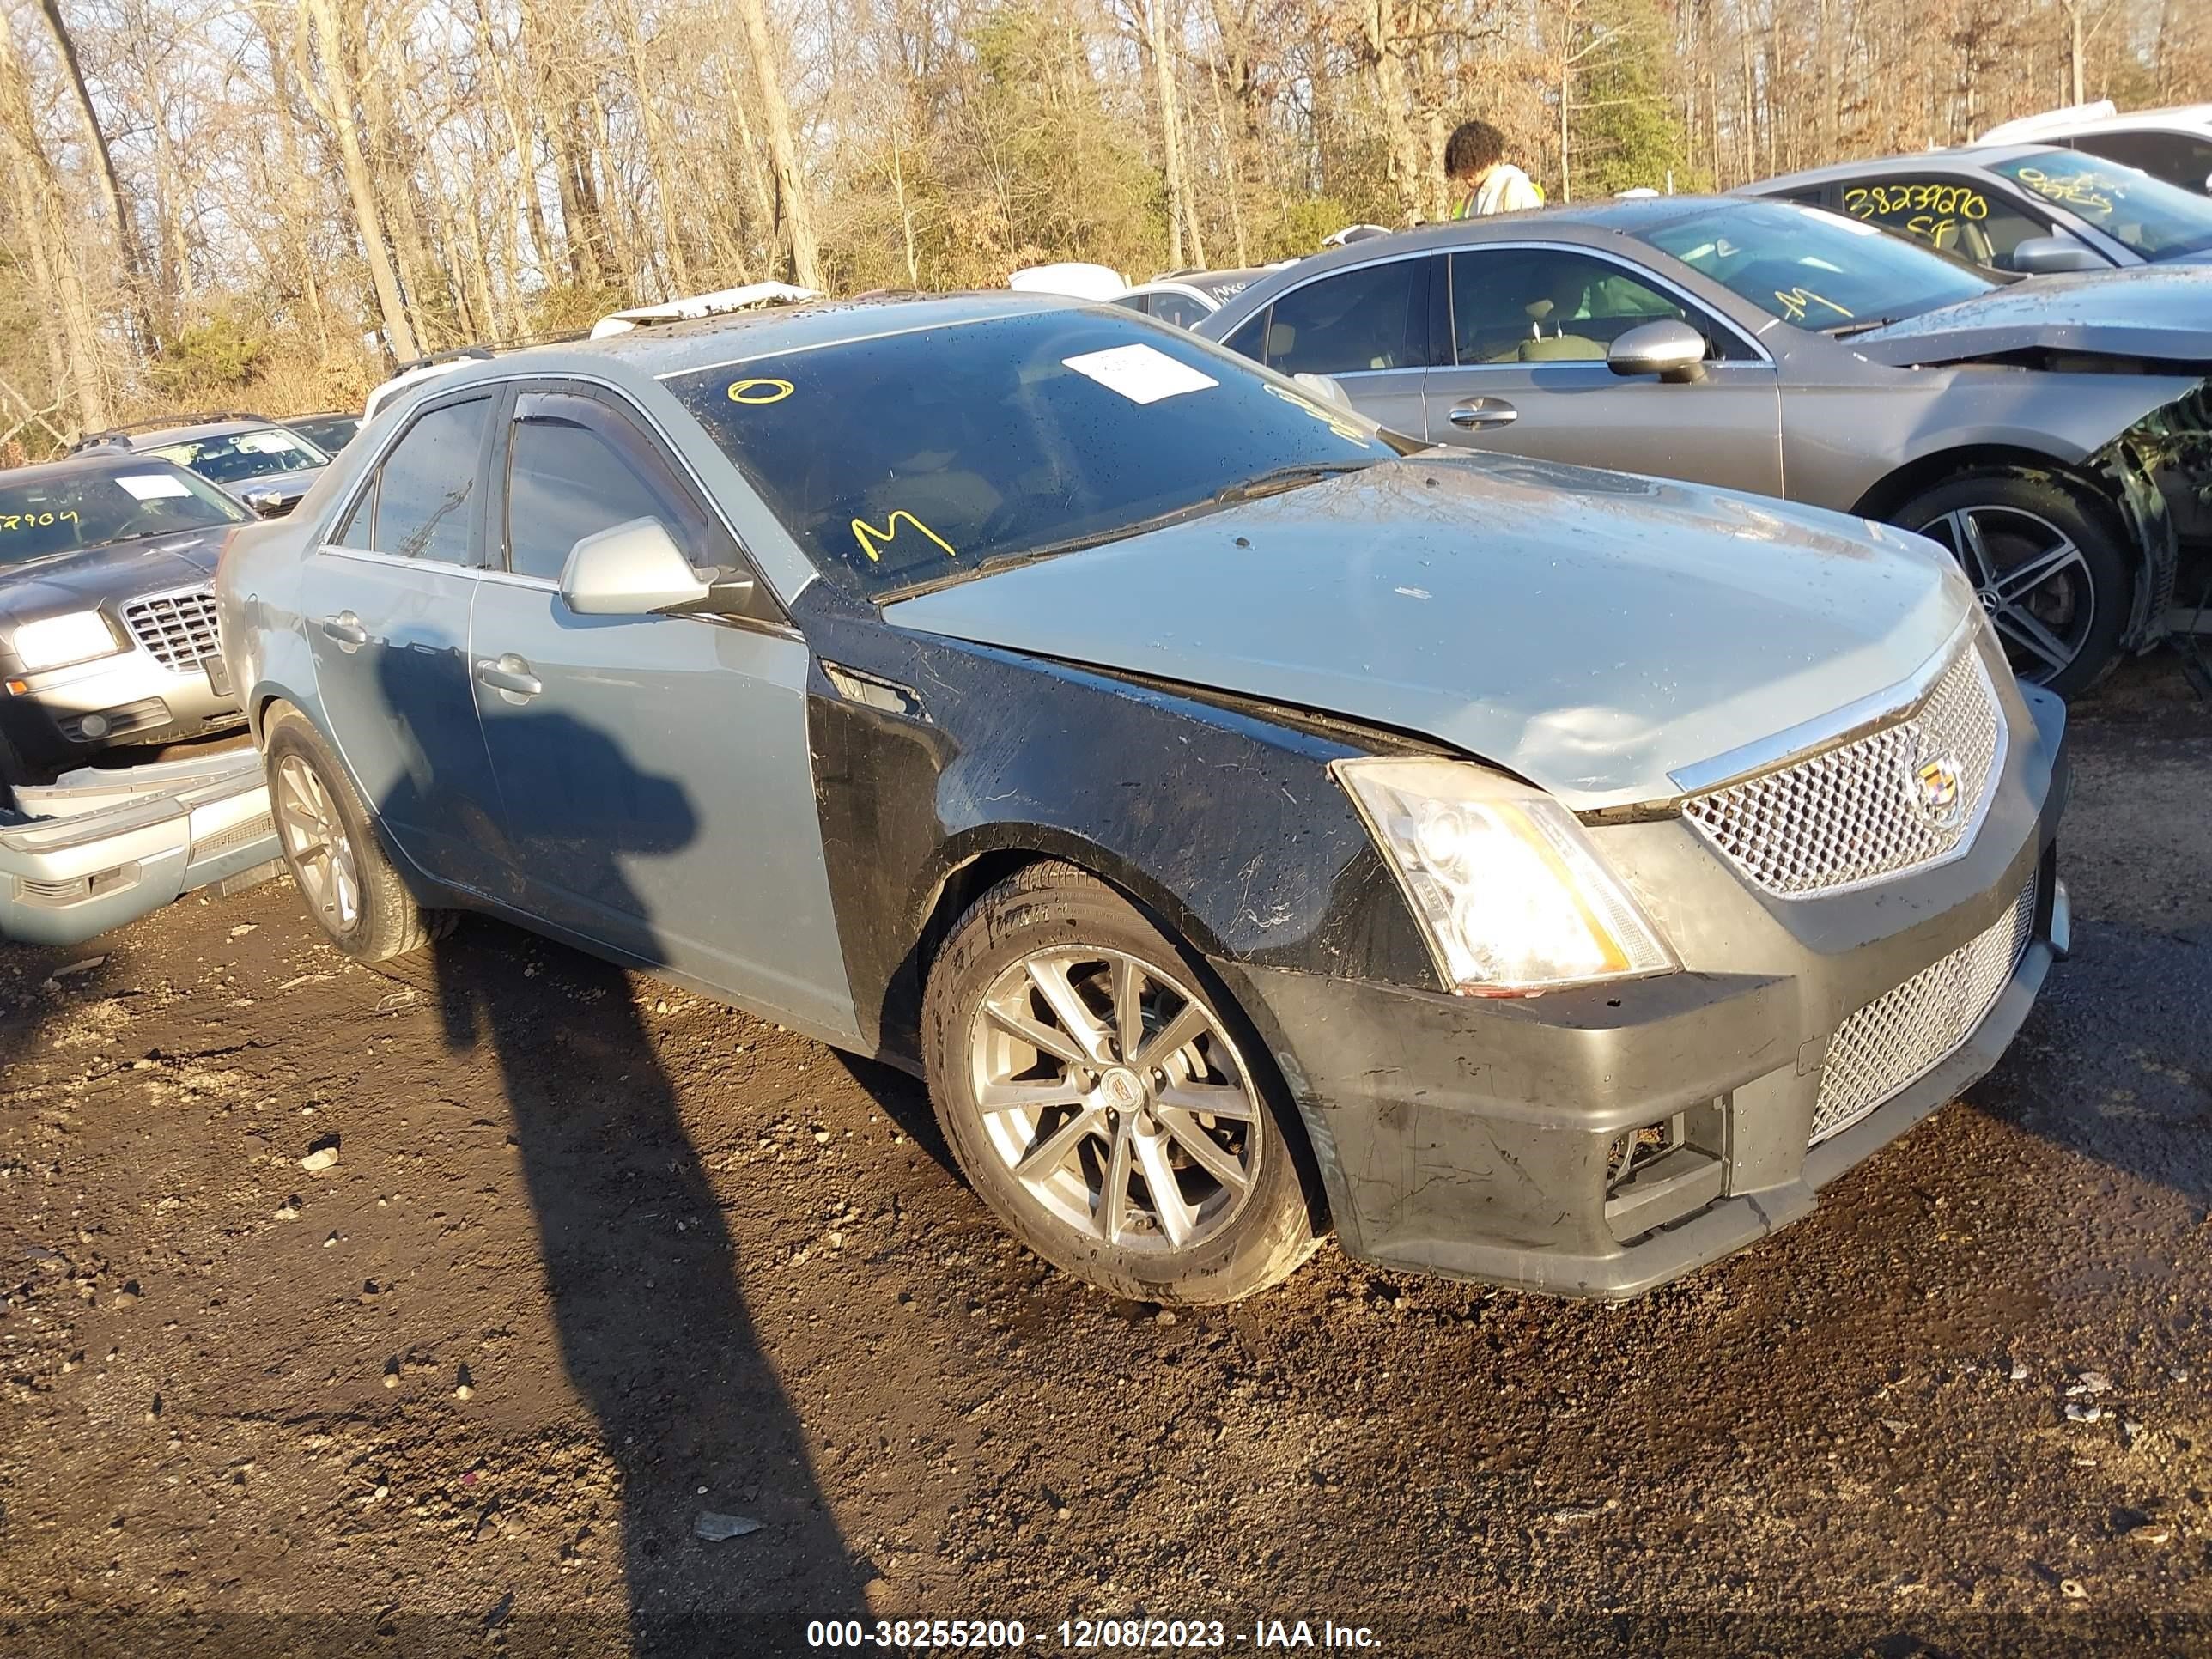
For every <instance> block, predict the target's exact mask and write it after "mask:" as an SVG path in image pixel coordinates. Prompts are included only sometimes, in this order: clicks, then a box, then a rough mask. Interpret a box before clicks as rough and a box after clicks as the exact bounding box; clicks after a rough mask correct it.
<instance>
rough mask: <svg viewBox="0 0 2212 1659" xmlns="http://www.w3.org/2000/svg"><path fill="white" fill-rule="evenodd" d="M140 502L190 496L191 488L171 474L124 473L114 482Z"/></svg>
mask: <svg viewBox="0 0 2212 1659" xmlns="http://www.w3.org/2000/svg"><path fill="white" fill-rule="evenodd" d="M115 482H116V483H118V484H120V485H122V486H123V488H124V489H127V490H129V491H130V492H131V495H135V496H136V497H137V499H138V500H140V501H160V500H161V498H162V497H163V496H165V495H185V496H189V495H191V493H192V492H191V486H190V485H189V484H187V483H185V481H184V480H183V479H182V478H179V477H177V476H176V475H175V474H174V473H171V472H126V473H124V474H123V475H122V476H120V477H118V478H117V479H116V481H115Z"/></svg>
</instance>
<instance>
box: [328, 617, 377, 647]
mask: <svg viewBox="0 0 2212 1659" xmlns="http://www.w3.org/2000/svg"><path fill="white" fill-rule="evenodd" d="M315 626H316V627H318V628H319V629H322V630H323V633H324V634H325V635H326V636H327V637H328V638H330V639H332V640H335V641H337V643H338V644H339V645H341V646H343V647H345V649H347V650H348V651H354V650H357V649H359V648H360V647H362V646H364V645H367V644H368V629H366V628H363V627H362V625H361V618H360V617H356V616H355V615H354V614H353V612H352V611H339V612H338V614H337V616H335V617H324V618H323V619H322V620H321V621H320V622H319V623H316V624H315Z"/></svg>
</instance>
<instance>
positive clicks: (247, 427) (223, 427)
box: [124, 421, 284, 449]
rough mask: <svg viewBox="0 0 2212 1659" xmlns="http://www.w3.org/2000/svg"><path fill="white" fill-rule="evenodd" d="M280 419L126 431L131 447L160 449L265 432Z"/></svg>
mask: <svg viewBox="0 0 2212 1659" xmlns="http://www.w3.org/2000/svg"><path fill="white" fill-rule="evenodd" d="M283 424H284V422H282V421H202V422H199V423H198V424H197V425H196V426H161V427H155V428H154V429H153V430H152V431H150V432H126V433H125V434H124V436H125V438H127V439H128V440H130V443H131V448H133V449H161V448H163V447H166V446H167V445H170V444H189V443H197V442H198V441H200V440H201V439H203V438H227V437H228V436H230V435H232V434H233V433H236V432H265V431H267V430H268V429H269V428H270V427H274V426H282V425H283Z"/></svg>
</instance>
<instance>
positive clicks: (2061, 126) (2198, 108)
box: [2005, 104, 2212, 143]
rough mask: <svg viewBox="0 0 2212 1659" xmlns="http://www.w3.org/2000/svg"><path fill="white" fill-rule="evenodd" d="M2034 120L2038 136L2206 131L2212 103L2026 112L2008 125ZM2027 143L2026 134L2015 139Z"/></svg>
mask: <svg viewBox="0 0 2212 1659" xmlns="http://www.w3.org/2000/svg"><path fill="white" fill-rule="evenodd" d="M2029 121H2033V122H2034V123H2035V124H2036V125H2035V135H2036V136H2037V137H2053V138H2063V137H2068V136H2069V135H2070V134H2073V133H2077V132H2142V131H2152V132H2172V131H2178V130H2180V129H2184V128H2193V129H2195V130H2197V131H2200V132H2202V131H2204V130H2206V129H2207V128H2212V104H2169V105H2167V106H2165V107H2164V108H2162V109H2131V110H2122V111H2115V112H2113V113H2112V114H2110V115H2079V114H2069V112H2067V111H2065V110H2052V111H2051V112H2049V113H2048V114H2045V115H2039V116H2024V117H2022V118H2021V121H2020V122H2017V123H2015V122H2007V123H2006V124H2005V125H2008V126H2010V125H2026V124H2027V122H2029ZM2015 142H2016V143H2027V142H2028V140H2027V138H2026V137H2022V138H2020V139H2018V140H2016V141H2015Z"/></svg>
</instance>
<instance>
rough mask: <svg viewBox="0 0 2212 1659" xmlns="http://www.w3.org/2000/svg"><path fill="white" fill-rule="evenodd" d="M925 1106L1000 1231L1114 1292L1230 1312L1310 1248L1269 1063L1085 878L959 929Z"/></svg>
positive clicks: (1008, 904) (1027, 878) (933, 1001)
mask: <svg viewBox="0 0 2212 1659" xmlns="http://www.w3.org/2000/svg"><path fill="white" fill-rule="evenodd" d="M923 1023H924V1029H925V1034H926V1035H925V1042H926V1059H927V1070H928V1074H929V1086H930V1096H931V1098H932V1100H933V1102H934V1103H935V1104H936V1108H937V1115H938V1121H939V1123H940V1124H941V1125H942V1126H943V1127H944V1130H945V1139H946V1140H947V1141H948V1142H950V1143H951V1147H952V1152H953V1155H954V1156H955V1157H956V1158H957V1159H958V1160H959V1162H960V1167H961V1168H962V1170H964V1171H965V1172H966V1174H967V1176H968V1178H969V1181H970V1182H972V1183H973V1184H974V1186H975V1190H976V1191H977V1193H978V1194H981V1197H982V1198H983V1200H984V1201H985V1202H986V1203H987V1204H988V1205H989V1206H991V1208H992V1209H993V1210H994V1212H997V1214H998V1216H999V1218H1000V1220H1001V1221H1003V1222H1004V1223H1005V1224H1006V1226H1007V1228H1008V1229H1009V1230H1010V1231H1012V1232H1013V1234H1014V1235H1015V1236H1016V1237H1018V1238H1019V1239H1020V1240H1021V1241H1022V1242H1023V1243H1025V1244H1027V1245H1028V1246H1029V1247H1030V1249H1033V1250H1035V1251H1036V1253H1037V1254H1038V1255H1042V1256H1043V1257H1044V1258H1045V1259H1046V1260H1047V1261H1050V1262H1052V1263H1054V1265H1055V1266H1057V1267H1061V1268H1063V1269H1065V1270H1066V1272H1068V1273H1073V1274H1074V1275H1075V1276H1076V1277H1078V1278H1079V1279H1085V1280H1087V1281H1088V1282H1090V1283H1091V1284H1092V1285H1097V1286H1098V1287H1099V1288H1100V1289H1102V1290H1105V1291H1110V1292H1112V1293H1114V1294H1115V1295H1120V1296H1127V1297H1138V1298H1140V1299H1144V1300H1150V1301H1158V1302H1177V1303H1192V1304H1203V1303H1217V1302H1229V1301H1233V1300H1235V1299H1236V1298H1237V1297H1243V1296H1248V1295H1249V1294H1251V1293H1252V1292H1253V1291H1258V1290H1262V1289H1265V1288H1266V1287H1267V1286H1268V1285H1273V1284H1275V1283H1277V1282H1278V1281H1279V1280H1280V1279H1284V1278H1285V1277H1287V1276H1288V1275H1289V1274H1290V1273H1291V1271H1292V1270H1293V1269H1295V1268H1296V1267H1297V1265H1298V1264H1299V1263H1300V1262H1302V1261H1304V1260H1305V1258H1306V1257H1307V1256H1308V1255H1310V1254H1311V1253H1312V1251H1313V1249H1314V1247H1315V1245H1316V1242H1317V1240H1316V1235H1315V1231H1314V1225H1313V1212H1312V1207H1311V1206H1310V1203H1309V1200H1308V1188H1307V1185H1306V1178H1305V1174H1304V1170H1303V1169H1302V1167H1301V1160H1302V1158H1303V1156H1304V1145H1303V1143H1302V1142H1301V1141H1299V1140H1298V1139H1297V1130H1296V1128H1295V1127H1293V1120H1292V1119H1291V1116H1290V1115H1289V1113H1288V1111H1287V1110H1286V1109H1285V1108H1284V1107H1283V1105H1282V1104H1281V1103H1280V1100H1279V1097H1280V1093H1281V1091H1280V1087H1279V1085H1278V1084H1277V1083H1276V1082H1275V1080H1274V1078H1273V1073H1272V1072H1270V1071H1268V1070H1267V1069H1266V1067H1267V1058H1266V1055H1265V1054H1264V1052H1263V1051H1261V1049H1260V1048H1259V1046H1258V1044H1257V1042H1256V1041H1255V1040H1253V1039H1252V1038H1251V1037H1250V1036H1249V1030H1248V1028H1246V1027H1245V1026H1244V1023H1243V1019H1242V1018H1241V1017H1240V1016H1239V1014H1238V1013H1237V1010H1236V1009H1235V1007H1234V1006H1233V1005H1231V1004H1230V1003H1229V1002H1228V1000H1227V999H1226V997H1225V996H1222V995H1220V994H1218V993H1217V992H1216V991H1215V990H1214V989H1213V988H1212V985H1211V984H1210V983H1209V979H1208V976H1207V975H1206V974H1205V973H1204V972H1203V970H1202V969H1201V968H1200V964H1199V963H1198V962H1197V961H1196V959H1195V958H1194V957H1191V956H1190V954H1189V953H1188V952H1187V951H1184V950H1182V948H1181V947H1180V946H1178V945H1176V942H1175V941H1174V940H1172V939H1170V938H1169V937H1168V936H1167V935H1166V934H1165V933H1163V932H1162V931H1161V930H1160V929H1159V928H1158V927H1156V926H1154V925H1153V924H1152V921H1149V920H1148V919H1147V918H1146V916H1144V915H1142V914H1141V913H1140V912H1139V910H1138V909H1137V908H1136V907H1135V906H1133V905H1132V904H1130V903H1129V902H1128V901H1127V900H1126V899H1124V898H1122V897H1121V895H1120V894H1118V893H1116V892H1115V891H1114V890H1113V889H1111V888H1109V887H1108V886H1107V885H1106V884H1104V883H1103V882H1100V881H1098V880H1096V879H1095V878H1092V877H1090V876H1088V875H1086V874H1085V873H1084V872H1081V871H1079V870H1075V869H1073V868H1072V867H1070V866H1066V865H1058V864H1044V865H1036V866H1030V868H1028V869H1026V870H1024V871H1022V872H1018V874H1016V875H1014V876H1012V877H1010V878H1007V879H1006V881H1003V882H1001V883H1000V884H998V885H997V886H996V887H994V888H993V889H991V890H990V891H988V892H987V893H986V894H984V895H983V896H982V897H981V899H979V900H977V901H976V902H975V905H974V907H973V908H970V909H969V912H968V913H967V915H964V916H963V917H962V918H961V920H960V921H959V923H958V924H957V926H956V927H954V929H953V931H952V933H951V936H950V937H949V938H948V939H946V940H945V945H944V948H943V949H942V950H941V951H939V953H938V956H937V957H936V960H935V962H934V963H933V965H932V968H931V970H930V976H929V984H928V990H927V996H926V1000H925V1004H924V1013H923Z"/></svg>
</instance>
